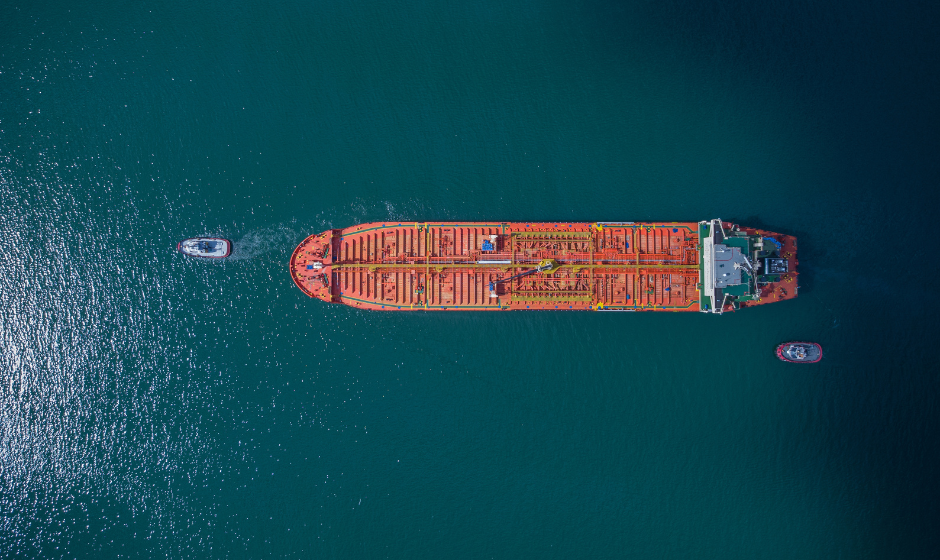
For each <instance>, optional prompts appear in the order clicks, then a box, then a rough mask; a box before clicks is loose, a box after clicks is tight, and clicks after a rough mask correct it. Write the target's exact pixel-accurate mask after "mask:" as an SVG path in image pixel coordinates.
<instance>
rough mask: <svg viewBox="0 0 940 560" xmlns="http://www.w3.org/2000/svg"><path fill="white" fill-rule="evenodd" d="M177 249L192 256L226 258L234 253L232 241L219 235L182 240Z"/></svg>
mask: <svg viewBox="0 0 940 560" xmlns="http://www.w3.org/2000/svg"><path fill="white" fill-rule="evenodd" d="M176 249H177V250H178V251H179V252H180V253H183V254H184V255H188V256H190V257H198V258H202V259H224V258H225V257H227V256H229V255H231V254H232V242H231V241H229V240H228V239H222V238H219V237H193V238H190V239H184V240H182V241H180V242H179V244H178V245H177V246H176Z"/></svg>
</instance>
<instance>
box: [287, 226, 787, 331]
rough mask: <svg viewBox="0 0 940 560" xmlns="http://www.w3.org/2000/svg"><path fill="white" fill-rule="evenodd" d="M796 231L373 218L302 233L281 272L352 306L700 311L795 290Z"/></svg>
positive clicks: (750, 302)
mask: <svg viewBox="0 0 940 560" xmlns="http://www.w3.org/2000/svg"><path fill="white" fill-rule="evenodd" d="M796 265H797V260H796V238H795V237H792V236H788V235H781V234H778V233H773V232H768V231H760V230H757V229H753V228H746V227H740V226H737V225H734V224H730V223H725V222H722V221H721V220H710V221H704V222H698V223H695V222H685V223H665V222H651V223H640V222H595V223H583V222H579V223H567V222H547V223H546V222H541V223H539V222H398V221H394V222H376V223H370V224H361V225H357V226H352V227H348V228H345V229H333V230H328V231H325V232H323V233H320V234H317V235H311V236H310V237H308V238H307V239H305V240H304V241H303V242H302V243H301V244H300V245H299V246H298V247H297V249H295V250H294V253H293V255H292V256H291V260H290V273H291V278H293V280H294V282H295V283H296V284H297V287H299V288H300V289H301V290H302V291H303V292H304V293H305V294H307V295H309V296H311V297H316V298H319V299H322V300H323V301H327V302H332V303H343V304H346V305H350V306H353V307H357V308H360V309H379V310H387V311H398V310H402V311H405V310H419V309H423V310H435V311H462V310H474V311H508V310H517V309H520V310H521V309H549V310H596V311H702V312H707V313H723V312H725V311H731V310H735V309H739V308H742V307H750V306H753V305H760V304H765V303H772V302H775V301H780V300H785V299H793V298H795V297H796V295H797V288H798V286H797V272H796Z"/></svg>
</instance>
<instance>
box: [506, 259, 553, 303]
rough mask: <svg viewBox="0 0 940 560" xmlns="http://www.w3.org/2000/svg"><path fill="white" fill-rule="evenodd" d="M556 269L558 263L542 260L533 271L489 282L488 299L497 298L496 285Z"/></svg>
mask: <svg viewBox="0 0 940 560" xmlns="http://www.w3.org/2000/svg"><path fill="white" fill-rule="evenodd" d="M557 267H558V263H557V262H555V261H554V260H552V259H546V260H544V261H541V262H539V264H538V266H536V267H535V268H533V269H531V270H526V271H525V272H520V273H519V274H514V275H512V276H510V277H509V278H503V279H502V280H496V281H493V282H490V297H491V298H494V297H498V296H497V295H496V285H497V284H502V283H504V282H509V281H510V280H515V279H517V278H522V277H525V276H529V275H531V274H537V273H539V272H550V271H552V270H555V269H556V268H557Z"/></svg>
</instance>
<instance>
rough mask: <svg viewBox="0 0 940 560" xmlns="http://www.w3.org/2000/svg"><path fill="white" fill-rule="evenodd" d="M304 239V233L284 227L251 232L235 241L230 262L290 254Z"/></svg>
mask: <svg viewBox="0 0 940 560" xmlns="http://www.w3.org/2000/svg"><path fill="white" fill-rule="evenodd" d="M302 237H304V235H303V234H302V233H298V232H297V231H295V230H294V229H293V228H290V227H288V226H283V225H281V226H273V227H269V228H262V229H259V230H255V231H250V232H248V233H246V234H245V235H243V236H242V237H241V238H240V239H235V240H233V242H232V243H233V248H232V256H230V257H229V258H228V260H235V261H237V260H248V259H254V258H257V257H260V256H263V255H265V254H268V253H271V252H274V251H287V252H288V253H289V252H290V251H293V250H294V245H296V244H297V240H298V239H299V238H302Z"/></svg>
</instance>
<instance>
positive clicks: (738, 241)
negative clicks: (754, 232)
mask: <svg viewBox="0 0 940 560" xmlns="http://www.w3.org/2000/svg"><path fill="white" fill-rule="evenodd" d="M722 244H723V245H725V246H727V247H737V248H739V249H742V250H743V251H744V252H745V253H747V252H749V251H750V243H749V241H748V238H747V237H728V238H726V239H725V240H724V241H722Z"/></svg>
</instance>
